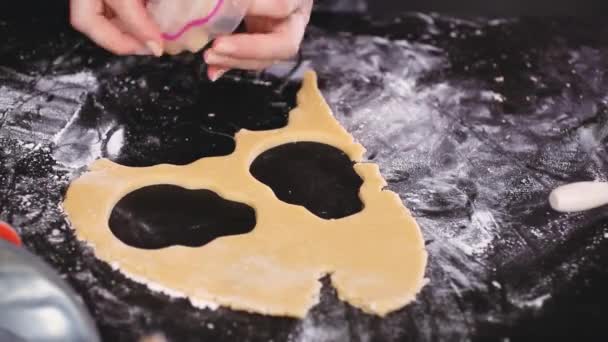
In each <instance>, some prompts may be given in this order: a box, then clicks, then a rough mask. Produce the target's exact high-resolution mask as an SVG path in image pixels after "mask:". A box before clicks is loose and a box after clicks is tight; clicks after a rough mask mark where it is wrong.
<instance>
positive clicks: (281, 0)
mask: <svg viewBox="0 0 608 342" xmlns="http://www.w3.org/2000/svg"><path fill="white" fill-rule="evenodd" d="M301 2H302V1H301V0H254V1H253V2H252V4H251V6H250V7H249V10H248V11H247V15H248V16H255V17H266V18H275V19H282V18H287V17H289V16H290V15H291V14H292V13H293V12H295V11H296V10H297V9H298V8H299V7H300V4H301Z"/></svg>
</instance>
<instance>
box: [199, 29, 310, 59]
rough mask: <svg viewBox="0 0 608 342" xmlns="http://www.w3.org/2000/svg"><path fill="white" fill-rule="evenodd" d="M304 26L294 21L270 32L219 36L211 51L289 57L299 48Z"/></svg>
mask: <svg viewBox="0 0 608 342" xmlns="http://www.w3.org/2000/svg"><path fill="white" fill-rule="evenodd" d="M304 27H305V26H304V25H299V24H297V23H295V22H294V23H290V24H289V25H287V26H286V27H285V28H284V29H282V30H280V31H276V32H272V33H253V34H251V33H241V34H234V35H231V36H225V37H220V38H218V39H216V41H215V43H214V44H213V47H212V48H211V51H213V52H214V53H217V54H221V55H225V56H230V57H234V58H239V59H267V60H277V59H290V58H291V57H293V56H295V55H296V54H297V53H298V50H299V49H300V44H301V43H302V38H303V37H304Z"/></svg>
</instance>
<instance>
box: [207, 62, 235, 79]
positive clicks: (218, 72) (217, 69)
mask: <svg viewBox="0 0 608 342" xmlns="http://www.w3.org/2000/svg"><path fill="white" fill-rule="evenodd" d="M228 71H230V69H228V68H224V67H221V66H218V65H210V66H209V67H208V68H207V77H209V79H210V80H211V82H215V81H217V80H219V79H220V77H222V76H223V75H224V74H225V73H227V72H228Z"/></svg>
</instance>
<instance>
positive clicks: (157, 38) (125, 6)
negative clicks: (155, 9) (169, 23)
mask: <svg viewBox="0 0 608 342" xmlns="http://www.w3.org/2000/svg"><path fill="white" fill-rule="evenodd" d="M108 5H109V6H110V7H111V8H112V10H113V11H114V12H115V13H116V16H117V17H118V19H119V20H120V21H121V22H122V23H123V25H124V26H125V28H126V29H127V30H128V32H129V33H130V34H132V35H133V36H134V37H135V38H136V39H137V40H139V41H140V42H142V43H144V44H146V46H147V47H148V48H149V49H150V50H151V51H152V53H154V55H156V56H160V55H162V54H163V39H162V36H161V32H160V29H159V27H158V25H157V24H156V22H154V20H153V19H152V18H151V17H150V14H149V13H148V11H147V10H146V7H145V6H144V2H143V1H141V0H108Z"/></svg>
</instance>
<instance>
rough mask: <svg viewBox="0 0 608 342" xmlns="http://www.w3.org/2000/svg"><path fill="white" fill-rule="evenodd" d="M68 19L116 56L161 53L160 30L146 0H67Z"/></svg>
mask: <svg viewBox="0 0 608 342" xmlns="http://www.w3.org/2000/svg"><path fill="white" fill-rule="evenodd" d="M178 1H179V0H178ZM70 22H71V24H72V26H74V28H75V29H76V30H78V31H80V32H82V33H83V34H85V35H86V36H88V37H89V38H90V39H91V40H93V41H94V42H95V43H97V44H98V45H99V46H101V47H103V48H105V49H106V50H108V51H111V52H113V53H115V54H117V55H132V54H140V55H142V54H150V55H155V56H160V55H162V53H163V40H162V36H161V32H160V29H159V28H158V25H157V24H156V23H155V22H154V20H152V18H151V17H150V15H149V14H148V11H147V10H146V2H145V0H70Z"/></svg>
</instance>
